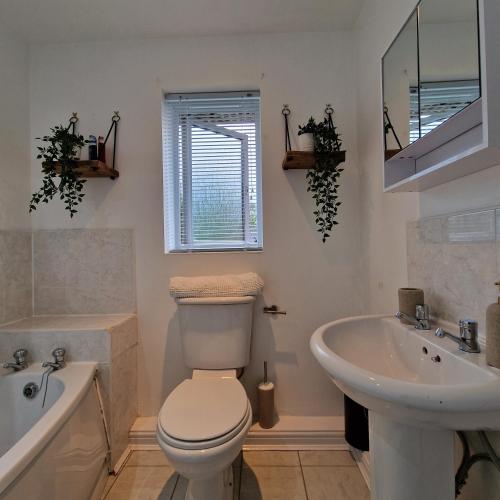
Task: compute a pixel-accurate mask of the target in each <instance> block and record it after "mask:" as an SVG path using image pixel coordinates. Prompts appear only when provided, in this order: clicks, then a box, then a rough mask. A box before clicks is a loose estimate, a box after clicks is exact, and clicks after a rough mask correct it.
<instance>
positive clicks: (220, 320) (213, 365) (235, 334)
mask: <svg viewBox="0 0 500 500" xmlns="http://www.w3.org/2000/svg"><path fill="white" fill-rule="evenodd" d="M254 302H255V297H208V298H183V299H177V305H178V307H179V319H180V329H181V339H182V350H183V355H184V361H185V363H186V365H187V366H188V367H189V368H199V369H204V370H223V369H229V368H242V367H244V366H247V365H248V363H249V361H250V340H251V334H252V319H253V306H254Z"/></svg>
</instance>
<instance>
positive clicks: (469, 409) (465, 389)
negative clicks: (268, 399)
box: [311, 316, 500, 430]
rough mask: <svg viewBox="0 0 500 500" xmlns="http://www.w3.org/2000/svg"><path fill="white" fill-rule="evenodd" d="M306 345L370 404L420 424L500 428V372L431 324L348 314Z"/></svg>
mask: <svg viewBox="0 0 500 500" xmlns="http://www.w3.org/2000/svg"><path fill="white" fill-rule="evenodd" d="M447 329H448V330H451V329H453V327H449V326H448V325H447ZM311 350H312V352H313V354H314V356H315V357H316V359H317V360H318V361H319V363H320V364H321V366H322V367H323V368H324V369H325V370H326V371H327V372H328V373H329V374H330V376H331V377H332V379H333V381H334V382H335V384H336V385H337V386H338V387H339V388H340V389H341V390H342V391H343V392H344V393H346V394H347V395H348V396H349V397H351V398H352V399H354V400H356V401H358V402H359V403H360V404H362V405H363V406H366V407H367V408H369V409H370V410H375V411H377V412H380V413H382V414H386V415H389V416H391V417H394V418H400V419H403V420H405V421H413V422H414V423H415V424H417V425H422V426H432V427H444V428H446V429H456V430H466V429H469V430H473V429H498V428H500V370H496V369H494V368H490V367H488V366H487V365H486V362H485V360H484V355H483V354H482V353H480V354H468V353H464V352H462V351H460V350H459V349H458V346H457V344H455V343H454V342H453V341H451V340H449V339H440V338H437V337H436V336H435V335H434V329H433V330H431V331H425V332H424V331H420V330H416V329H415V328H414V327H413V326H407V325H403V324H401V323H400V321H399V320H398V319H396V318H393V317H390V316H362V317H356V318H348V319H343V320H339V321H334V322H332V323H328V324H326V325H324V326H322V327H320V328H318V330H316V332H315V333H314V335H313V336H312V338H311ZM424 350H426V351H427V353H425V352H424ZM437 356H439V359H440V361H439V362H437V361H436V357H437Z"/></svg>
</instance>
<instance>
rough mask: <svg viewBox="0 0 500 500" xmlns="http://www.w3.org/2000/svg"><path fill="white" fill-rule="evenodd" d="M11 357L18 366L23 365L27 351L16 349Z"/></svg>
mask: <svg viewBox="0 0 500 500" xmlns="http://www.w3.org/2000/svg"><path fill="white" fill-rule="evenodd" d="M12 356H13V358H14V359H15V360H16V363H17V364H18V365H24V364H25V363H26V357H27V356H28V350H27V349H18V350H17V351H16V352H14V354H13V355H12Z"/></svg>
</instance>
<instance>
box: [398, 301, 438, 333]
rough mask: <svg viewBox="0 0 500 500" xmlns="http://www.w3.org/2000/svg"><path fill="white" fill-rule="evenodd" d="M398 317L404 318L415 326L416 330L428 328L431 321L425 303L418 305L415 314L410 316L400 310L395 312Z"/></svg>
mask: <svg viewBox="0 0 500 500" xmlns="http://www.w3.org/2000/svg"><path fill="white" fill-rule="evenodd" d="M395 317H396V318H398V319H404V320H406V321H408V322H410V323H411V324H412V325H414V326H415V328H416V329H417V330H430V329H431V321H430V315H429V306H428V305H427V304H422V305H418V306H417V308H416V313H415V316H410V315H409V314H406V313H404V312H402V311H398V312H397V313H396V314H395Z"/></svg>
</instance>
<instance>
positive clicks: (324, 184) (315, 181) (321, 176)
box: [299, 117, 344, 243]
mask: <svg viewBox="0 0 500 500" xmlns="http://www.w3.org/2000/svg"><path fill="white" fill-rule="evenodd" d="M299 133H302V134H305V133H312V134H313V135H314V155H315V160H316V162H315V168H311V169H309V170H308V171H307V174H306V179H307V182H308V187H307V191H309V192H312V197H313V199H314V202H315V204H316V210H315V211H314V212H313V213H314V216H315V221H316V225H317V226H318V232H319V233H321V236H322V240H323V243H325V242H326V240H327V238H329V237H330V232H331V231H332V229H333V227H334V226H336V225H338V221H337V215H338V211H339V207H340V205H342V202H341V201H339V197H338V190H339V187H340V185H339V177H340V174H341V173H342V172H343V170H344V169H343V168H339V164H340V161H339V158H338V157H336V156H335V155H333V154H332V153H336V152H340V148H341V146H342V141H341V140H340V136H339V134H338V133H337V128H336V127H335V126H334V125H333V122H331V121H330V120H329V119H328V118H325V119H324V120H323V121H322V122H320V123H316V121H315V120H314V118H313V117H311V118H309V121H308V122H307V124H306V125H304V126H303V127H299Z"/></svg>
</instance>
